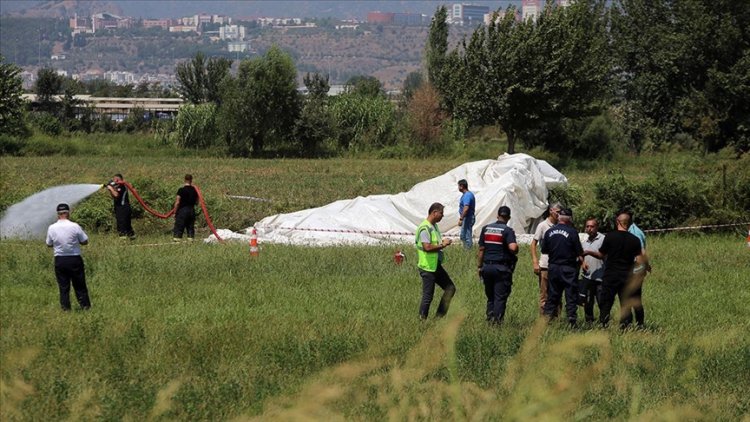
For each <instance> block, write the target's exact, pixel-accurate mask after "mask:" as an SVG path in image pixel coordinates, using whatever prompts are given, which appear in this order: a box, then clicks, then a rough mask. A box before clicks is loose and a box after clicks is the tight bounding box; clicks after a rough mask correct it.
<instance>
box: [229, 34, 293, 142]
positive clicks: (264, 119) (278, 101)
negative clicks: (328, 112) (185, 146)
mask: <svg viewBox="0 0 750 422" xmlns="http://www.w3.org/2000/svg"><path fill="white" fill-rule="evenodd" d="M296 80H297V71H296V69H295V68H294V62H293V61H292V58H291V57H290V56H289V55H288V54H286V53H284V52H283V51H281V49H279V48H278V47H276V46H273V47H272V48H270V49H269V50H268V51H267V52H266V53H265V54H264V55H263V56H260V57H257V58H254V59H250V60H243V61H242V62H241V63H240V67H239V71H238V73H237V77H236V78H231V77H227V78H225V79H224V83H223V85H222V91H221V92H222V95H221V96H222V101H223V102H222V107H221V111H220V117H219V127H220V129H221V131H222V133H223V134H224V137H225V139H226V140H227V141H228V145H229V149H230V152H231V153H232V154H233V155H235V156H247V155H249V154H250V153H251V152H252V154H254V155H261V154H262V152H263V149H264V148H265V147H266V146H267V144H268V145H270V146H277V145H279V144H281V143H282V142H284V141H286V140H288V139H289V138H291V136H292V135H293V133H294V127H295V126H294V123H295V121H296V119H297V116H298V115H299V113H300V105H301V104H300V98H299V93H298V92H297V81H296Z"/></svg>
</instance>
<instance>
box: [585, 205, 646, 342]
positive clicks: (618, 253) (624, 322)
mask: <svg viewBox="0 0 750 422" xmlns="http://www.w3.org/2000/svg"><path fill="white" fill-rule="evenodd" d="M615 224H616V225H617V229H616V230H615V231H612V232H609V233H607V235H606V236H605V237H604V241H603V242H602V246H601V247H600V248H599V250H598V251H585V252H584V254H586V255H591V256H594V257H596V258H599V259H604V260H605V262H606V265H605V267H604V276H603V277H602V292H601V296H600V297H599V322H600V323H601V325H602V326H603V327H606V326H607V325H608V324H609V313H610V311H611V310H612V305H614V303H615V295H617V296H618V297H619V300H620V315H621V316H620V328H627V326H628V325H629V324H630V322H631V318H632V316H631V308H632V307H633V303H632V302H631V301H630V300H629V299H630V296H631V294H632V292H631V291H629V290H628V285H627V280H628V277H629V276H630V273H631V272H632V271H633V265H634V263H635V258H636V257H638V256H639V255H641V251H642V249H641V242H640V240H638V237H636V236H635V235H633V234H632V233H628V228H629V227H630V224H631V220H630V216H629V215H628V214H627V213H625V212H623V213H620V214H618V216H617V220H616V221H615ZM642 324H643V321H639V328H641V326H642Z"/></svg>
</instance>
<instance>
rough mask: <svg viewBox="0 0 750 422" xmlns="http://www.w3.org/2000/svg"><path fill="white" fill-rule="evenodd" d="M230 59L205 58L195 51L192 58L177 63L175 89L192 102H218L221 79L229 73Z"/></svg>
mask: <svg viewBox="0 0 750 422" xmlns="http://www.w3.org/2000/svg"><path fill="white" fill-rule="evenodd" d="M231 67H232V61H231V60H229V59H227V58H224V57H211V58H210V59H206V56H205V55H204V54H203V52H200V51H199V52H197V53H196V54H195V56H194V57H193V59H192V60H189V61H185V62H182V63H179V64H178V65H177V71H176V73H177V82H178V83H179V85H178V87H177V90H178V92H179V93H180V96H182V98H184V99H185V100H187V101H188V102H190V103H192V104H201V103H205V102H213V103H217V104H218V103H220V101H221V93H220V85H221V81H222V80H223V79H224V78H225V77H226V76H227V75H229V69H230V68H231Z"/></svg>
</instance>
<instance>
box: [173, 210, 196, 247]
mask: <svg viewBox="0 0 750 422" xmlns="http://www.w3.org/2000/svg"><path fill="white" fill-rule="evenodd" d="M184 231H186V232H187V237H189V238H191V239H192V238H194V237H195V209H193V207H182V208H179V209H177V212H176V213H175V216H174V229H173V230H172V233H173V234H174V237H177V238H182V233H183V232H184Z"/></svg>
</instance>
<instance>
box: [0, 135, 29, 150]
mask: <svg viewBox="0 0 750 422" xmlns="http://www.w3.org/2000/svg"><path fill="white" fill-rule="evenodd" d="M25 146H26V140H25V139H21V138H16V137H15V136H10V135H6V134H4V133H3V134H0V155H23V149H24V147H25Z"/></svg>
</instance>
